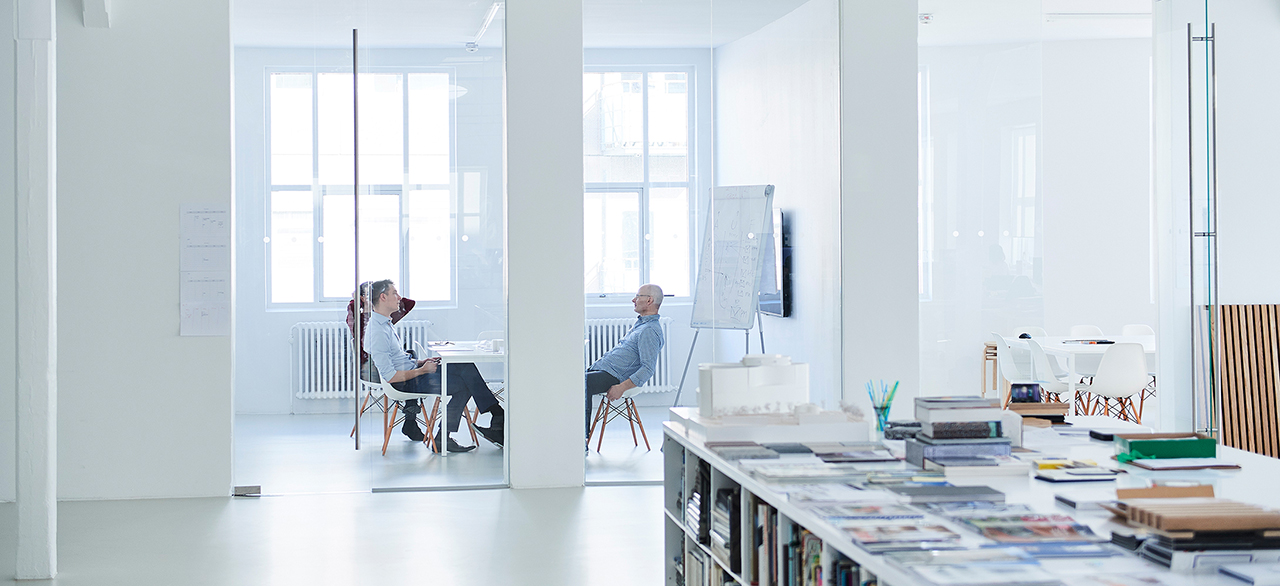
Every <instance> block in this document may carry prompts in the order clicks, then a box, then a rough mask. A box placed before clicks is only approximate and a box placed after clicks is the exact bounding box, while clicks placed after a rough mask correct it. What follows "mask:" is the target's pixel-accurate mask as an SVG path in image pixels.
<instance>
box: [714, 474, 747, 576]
mask: <svg viewBox="0 0 1280 586" xmlns="http://www.w3.org/2000/svg"><path fill="white" fill-rule="evenodd" d="M741 518H742V513H741V509H739V508H738V491H737V490H736V489H732V488H723V489H720V490H718V491H716V502H715V506H714V507H712V508H711V553H712V554H714V555H716V556H718V557H719V558H720V559H721V560H722V561H725V562H728V564H729V568H730V569H731V570H733V571H734V572H738V571H741V566H742V563H741V557H740V556H741V552H742V548H740V547H738V534H739V533H740V532H741V530H740V529H739V521H740V520H741Z"/></svg>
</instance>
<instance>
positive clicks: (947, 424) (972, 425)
mask: <svg viewBox="0 0 1280 586" xmlns="http://www.w3.org/2000/svg"><path fill="white" fill-rule="evenodd" d="M1002 431H1003V429H1002V427H1001V425H1000V422H999V421H934V422H929V423H921V424H920V433H921V435H924V436H925V437H927V438H933V439H982V438H995V437H1002Z"/></svg>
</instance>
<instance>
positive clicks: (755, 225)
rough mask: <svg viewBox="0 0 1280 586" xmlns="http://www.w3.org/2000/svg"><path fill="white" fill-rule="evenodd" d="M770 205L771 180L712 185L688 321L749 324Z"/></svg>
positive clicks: (756, 299)
mask: <svg viewBox="0 0 1280 586" xmlns="http://www.w3.org/2000/svg"><path fill="white" fill-rule="evenodd" d="M772 209H773V186H772V185H750V186H740V187H717V188H715V190H714V191H713V193H712V196H711V209H710V213H709V214H708V215H707V229H706V233H705V234H704V236H703V240H702V254H701V255H700V256H699V260H698V282H697V285H696V288H695V289H694V294H693V318H692V319H691V320H690V326H692V327H695V328H723V329H738V330H749V329H751V327H752V325H753V324H754V323H755V316H756V306H757V304H758V303H759V296H758V294H757V293H758V292H759V291H760V271H761V270H763V267H764V256H763V254H762V251H763V249H764V244H765V243H766V242H768V241H769V239H770V238H771V237H772V231H773V224H772V222H771V219H770V218H771V216H770V210H772Z"/></svg>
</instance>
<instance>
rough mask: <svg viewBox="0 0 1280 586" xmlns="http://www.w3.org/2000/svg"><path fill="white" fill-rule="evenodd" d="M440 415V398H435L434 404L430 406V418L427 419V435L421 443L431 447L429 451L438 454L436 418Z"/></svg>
mask: <svg viewBox="0 0 1280 586" xmlns="http://www.w3.org/2000/svg"><path fill="white" fill-rule="evenodd" d="M439 415H440V397H436V402H435V404H434V405H432V406H431V417H429V418H427V433H426V434H424V436H425V437H423V438H422V442H423V443H425V444H427V445H428V446H431V451H433V452H439V450H437V449H436V418H437V417H438V416H439Z"/></svg>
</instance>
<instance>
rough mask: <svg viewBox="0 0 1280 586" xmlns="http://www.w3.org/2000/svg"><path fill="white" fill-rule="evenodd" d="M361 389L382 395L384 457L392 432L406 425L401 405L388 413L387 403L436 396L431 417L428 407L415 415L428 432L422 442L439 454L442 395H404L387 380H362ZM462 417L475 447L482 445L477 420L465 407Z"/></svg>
mask: <svg viewBox="0 0 1280 586" xmlns="http://www.w3.org/2000/svg"><path fill="white" fill-rule="evenodd" d="M360 387H361V388H362V389H368V388H369V387H376V388H377V389H378V390H377V392H378V393H380V394H381V395H382V455H383V456H385V455H387V444H389V443H391V434H392V432H394V431H395V429H396V426H398V425H400V424H402V423H404V416H403V415H398V414H399V412H400V403H398V402H397V403H393V404H392V405H390V408H391V410H390V412H388V411H387V407H388V405H387V401H416V400H418V399H425V398H426V397H431V396H434V397H435V399H436V400H435V404H434V405H432V407H431V415H429V416H428V415H425V408H426V405H423V408H424V410H420V411H418V415H415V417H419V416H421V417H422V420H421V421H422V423H423V427H424V429H425V430H426V433H425V434H424V435H425V436H426V437H424V438H423V439H422V442H423V443H425V444H428V445H430V446H431V449H432V451H435V452H437V453H438V452H439V451H440V450H439V447H438V446H436V440H435V427H436V422H437V419H436V418H437V417H438V416H439V415H440V395H423V394H419V393H404V392H401V391H399V390H397V389H396V388H395V387H393V386H391V383H389V382H387V381H385V380H383V381H382V382H381V383H371V382H369V381H366V380H361V381H360ZM462 415H463V416H464V418H465V419H466V420H467V426H468V427H469V428H470V430H471V441H472V442H473V443H474V444H475V445H480V442H479V439H478V438H477V437H476V422H475V419H474V418H473V417H472V416H471V411H470V410H469V409H467V408H465V407H464V408H463V409H462ZM445 437H448V434H445ZM446 443H447V442H446Z"/></svg>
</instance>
